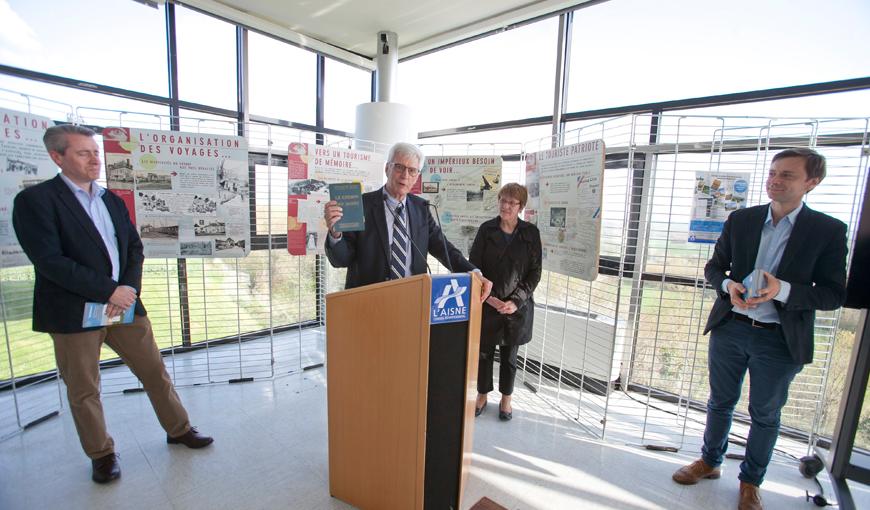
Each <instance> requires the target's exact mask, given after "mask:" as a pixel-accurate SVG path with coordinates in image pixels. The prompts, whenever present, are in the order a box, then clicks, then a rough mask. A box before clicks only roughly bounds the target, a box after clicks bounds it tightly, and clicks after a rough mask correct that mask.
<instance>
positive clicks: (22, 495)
mask: <svg viewBox="0 0 870 510" xmlns="http://www.w3.org/2000/svg"><path fill="white" fill-rule="evenodd" d="M325 377H326V372H325V369H324V368H319V369H314V370H309V371H306V372H297V373H294V374H291V375H285V376H279V377H276V378H274V379H269V380H262V381H254V382H249V383H241V384H212V385H203V386H195V387H181V388H179V393H180V395H181V397H182V399H183V400H184V402H185V404H186V406H187V407H188V410H189V411H190V415H191V417H192V420H193V421H194V423H195V424H196V425H198V426H199V427H200V428H201V430H202V431H204V432H207V433H209V434H212V435H214V437H215V439H216V441H215V444H214V445H213V446H212V447H210V448H207V449H205V450H198V451H194V450H188V449H186V448H184V447H181V446H169V445H167V444H166V442H165V438H164V434H163V431H162V430H161V429H160V427H159V426H158V424H157V420H156V419H155V418H154V415H153V412H152V411H151V408H150V405H149V403H148V399H147V397H146V396H145V395H144V394H142V393H133V394H127V395H122V394H114V395H107V396H105V397H104V401H105V408H106V414H107V419H108V422H109V429H110V431H111V432H112V434H113V436H114V438H115V442H116V445H117V448H118V452H119V453H120V455H121V466H122V469H123V476H122V478H121V480H119V481H118V482H115V483H112V484H110V485H108V486H98V485H96V484H94V483H93V482H91V481H90V463H89V462H88V460H87V459H86V458H85V457H84V455H83V454H82V453H81V451H80V448H79V445H78V440H77V436H76V433H75V429H74V426H73V423H72V420H71V417H70V415H69V413H68V412H67V411H65V410H64V411H62V412H61V414H60V416H59V417H58V418H53V419H50V420H48V421H46V422H44V423H41V424H39V425H36V426H34V427H32V428H30V429H28V430H27V431H25V432H23V433H17V434H13V435H12V436H11V437H10V438H8V439H7V440H5V441H3V442H0V508H3V509H18V508H27V509H29V508H64V509H67V508H68V509H78V508H82V509H86V508H124V509H135V508H147V509H161V508H175V509H185V510H188V509H199V508H202V509H220V508H227V509H230V508H232V509H258V508H290V509H306V510H309V509H310V510H314V509H344V508H350V507H349V506H348V505H345V504H344V503H342V502H340V501H337V500H335V499H332V498H331V497H330V496H329V490H328V465H327V426H326V425H327V419H326V387H325ZM495 395H496V394H493V395H491V400H492V401H491V403H490V406H489V409H488V412H487V413H485V414H484V415H483V416H481V417H480V418H478V419H477V420H476V428H475V434H474V458H473V462H472V466H471V471H470V476H469V480H468V485H467V487H466V492H465V495H464V499H463V508H466V509H467V508H469V507H470V506H471V505H472V504H473V503H474V502H475V501H477V500H478V499H480V498H481V497H483V496H488V497H489V498H491V499H493V500H495V501H496V502H498V503H500V504H501V505H503V506H505V507H507V508H510V509H542V510H553V509H598V508H616V509H652V508H668V509H671V508H685V509H694V508H700V509H704V510H718V509H732V508H735V507H736V498H737V479H736V476H737V472H738V463H737V461H730V460H729V461H727V462H726V471H725V475H724V476H723V478H722V479H720V480H717V481H705V482H702V483H700V484H698V485H697V486H694V487H682V486H679V485H676V484H675V483H673V482H672V481H671V480H670V475H671V472H672V471H673V470H674V469H676V468H677V467H678V466H680V465H681V464H683V463H685V462H686V461H688V460H691V458H692V457H693V456H694V455H692V454H685V455H684V454H672V453H656V452H651V451H648V450H645V449H642V448H639V447H637V446H630V445H627V444H626V443H625V442H621V441H617V440H613V439H610V440H608V441H607V442H603V441H600V440H598V439H594V438H593V436H592V435H590V434H588V433H586V432H585V431H584V429H583V428H581V427H580V426H578V425H577V424H576V423H574V422H573V421H571V420H570V419H568V418H566V417H565V416H564V415H563V414H562V413H561V412H558V411H555V410H554V409H553V408H552V407H551V406H550V405H549V404H548V403H547V401H546V400H545V399H544V398H542V397H541V396H539V395H536V394H533V393H531V392H529V391H528V390H527V389H525V388H524V387H522V386H519V387H518V389H517V391H516V393H515V397H514V409H515V413H514V414H515V418H514V420H513V421H511V422H508V423H503V422H500V421H498V418H497V413H495V412H493V411H494V409H495V405H494V404H496V403H497V402H496V396H495ZM825 485H827V484H825ZM804 490H811V491H815V488H814V486H813V483H812V481H810V480H806V479H804V478H802V477H801V475H800V474H799V473H798V470H797V467H796V465H795V463H794V462H793V461H791V460H789V459H787V458H785V457H781V456H777V458H776V459H775V462H774V463H773V465H772V466H771V468H770V470H769V472H768V479H767V481H766V482H765V485H764V497H765V502H766V508H768V509H779V508H787V509H794V508H807V509H809V508H815V507H813V506H812V504H811V503H807V502H805V500H804ZM853 492H854V493H855V495H856V499H857V501H858V503H859V508H860V507H861V504H862V503H863V504H865V505H867V506H865V508H870V492H868V491H867V489H866V488H861V487H857V488H855V489H853Z"/></svg>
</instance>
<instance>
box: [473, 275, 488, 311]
mask: <svg viewBox="0 0 870 510" xmlns="http://www.w3.org/2000/svg"><path fill="white" fill-rule="evenodd" d="M475 272H476V271H475ZM477 276H479V277H480V281H481V283H482V285H481V286H480V303H481V304H483V302H484V301H486V298H488V297H489V293H490V292H492V282H491V281H489V280H488V279H487V278H486V277H485V276H483V273H477Z"/></svg>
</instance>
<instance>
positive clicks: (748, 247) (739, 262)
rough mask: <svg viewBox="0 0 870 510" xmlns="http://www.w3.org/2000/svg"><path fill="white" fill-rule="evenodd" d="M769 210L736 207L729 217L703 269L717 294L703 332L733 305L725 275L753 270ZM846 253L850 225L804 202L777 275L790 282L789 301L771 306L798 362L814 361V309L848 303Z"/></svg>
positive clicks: (739, 278)
mask: <svg viewBox="0 0 870 510" xmlns="http://www.w3.org/2000/svg"><path fill="white" fill-rule="evenodd" d="M768 208H769V205H759V206H755V207H749V208H747V209H742V210H737V211H734V212H733V213H731V215H730V216H729V217H728V219H727V220H726V221H725V227H724V228H723V230H722V235H721V236H719V240H718V241H717V242H716V248H715V250H714V252H713V257H712V258H711V259H710V261H709V262H707V265H706V266H705V267H704V276H705V277H706V278H707V281H708V282H710V285H712V286H713V288H714V289H715V290H716V292H717V294H718V296H719V298H718V299H717V300H716V302H715V303H714V304H713V310H712V311H711V312H710V317H709V318H708V319H707V326H706V328H705V329H704V333H705V334H706V333H707V332H709V331H710V330H712V329H713V328H715V327H717V326H719V325H720V324H722V323H723V322H725V321H726V320H728V317H729V312H730V311H731V309H732V307H733V306H732V305H731V297H730V296H729V295H728V293H726V292H723V291H722V282H723V281H724V280H725V278H730V279H732V280H734V281H735V282H742V281H743V279H744V278H746V276H747V275H748V274H749V273H750V272H752V270H753V269H755V259H756V257H757V255H758V245H759V243H760V242H761V230H762V227H763V226H764V222H765V220H766V219H767V210H768ZM846 251H847V250H846V224H845V223H843V222H842V221H840V220H837V219H835V218H832V217H830V216H828V215H826V214H823V213H820V212H818V211H814V210H812V209H810V208H809V207H807V206H806V205H804V206H803V208H802V209H801V211H800V212H799V213H798V215H797V218H796V219H795V224H794V227H793V229H792V231H791V236H789V239H788V243H787V244H786V246H785V250H784V251H783V254H782V260H781V261H780V263H779V268H777V270H776V274H775V275H774V276H776V277H777V278H779V279H781V280H785V281H787V282H789V283H790V284H791V292H790V293H789V296H788V301H787V302H786V303H780V302H779V301H776V300H774V301H773V304H774V306H775V307H776V311H777V313H778V315H779V322H780V328H779V329H780V331H781V332H782V336H783V337H784V338H785V342H786V344H787V345H788V350H789V353H790V354H791V357H792V359H793V360H794V361H795V363H801V364H806V363H812V361H813V329H814V327H815V320H816V314H815V311H816V310H835V309H837V308H839V307H840V306H842V305H843V303H845V301H846Z"/></svg>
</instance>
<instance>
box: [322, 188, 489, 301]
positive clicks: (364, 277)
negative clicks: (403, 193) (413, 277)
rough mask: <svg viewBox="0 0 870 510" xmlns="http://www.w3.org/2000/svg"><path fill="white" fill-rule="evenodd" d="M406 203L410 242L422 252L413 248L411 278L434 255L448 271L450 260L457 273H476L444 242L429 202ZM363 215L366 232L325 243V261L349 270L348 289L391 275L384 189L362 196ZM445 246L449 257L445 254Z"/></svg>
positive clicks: (411, 198) (413, 197) (412, 197)
mask: <svg viewBox="0 0 870 510" xmlns="http://www.w3.org/2000/svg"><path fill="white" fill-rule="evenodd" d="M405 203H406V204H407V205H408V219H409V221H408V223H409V227H410V230H411V240H412V241H413V243H414V245H416V246H417V248H419V249H420V252H421V253H418V252H417V250H416V249H414V248H413V247H411V253H412V254H413V255H412V257H411V274H423V273H425V272H426V258H425V257H424V256H423V255H422V254H426V253H431V254H432V255H433V256H434V257H435V258H437V259H438V260H439V261H441V263H442V264H444V266H445V267H448V265H447V261H448V260H449V261H450V264H451V265H452V268H453V272H455V273H463V272H467V271H471V270H473V269H475V267H474V266H473V265H471V264H470V263H469V262H468V261H467V260H466V259H465V257H463V256H462V252H460V251H459V250H458V249H457V248H456V247H455V246H453V245H452V244H450V241H446V240H445V239H444V234H443V233H442V232H441V229H440V228H438V224H437V223H435V218H434V217H433V216H432V214H431V213H430V212H429V208H428V207H427V202H426V200H424V199H422V198H420V197H418V196H416V195H408V196H407V200H406V202H405ZM363 214H364V215H365V230H363V231H362V232H345V233H344V234H343V235H342V239H341V241H339V242H338V243H336V244H335V245H334V246H332V245H331V243H330V242H329V239H327V240H326V257H327V258H328V259H329V263H330V264H332V266H333V267H346V268H348V269H347V278H346V280H345V285H344V287H345V288H346V289H352V288H354V287H360V286H362V285H369V284H372V283H379V282H383V281H386V280H387V279H388V277H389V275H390V247H389V244H388V243H389V239H390V238H389V236H388V235H387V215H386V212H385V211H384V191H383V188H380V189H377V190H375V191H370V192H368V193H364V194H363ZM327 237H329V236H328V235H327ZM445 242H446V246H447V253H445V252H444V246H445Z"/></svg>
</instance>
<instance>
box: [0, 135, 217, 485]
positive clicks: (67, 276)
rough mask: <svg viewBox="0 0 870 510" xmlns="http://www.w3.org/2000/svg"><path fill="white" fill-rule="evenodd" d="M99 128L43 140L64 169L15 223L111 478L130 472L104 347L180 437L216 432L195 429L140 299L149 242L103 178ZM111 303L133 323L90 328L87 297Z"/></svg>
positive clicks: (36, 315)
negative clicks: (106, 405)
mask: <svg viewBox="0 0 870 510" xmlns="http://www.w3.org/2000/svg"><path fill="white" fill-rule="evenodd" d="M94 135H95V133H94V132H93V131H91V130H90V129H87V128H84V127H80V126H73V125H63V126H54V127H51V128H49V129H48V130H47V131H46V132H45V136H44V138H43V141H44V143H45V147H46V149H47V150H48V153H49V155H50V156H51V159H52V160H53V161H54V162H55V164H57V165H58V166H59V167H60V169H61V173H60V174H58V175H57V176H56V177H54V178H53V179H51V180H48V181H45V182H43V183H40V184H37V185H36V186H33V187H30V188H27V189H26V190H24V191H22V192H21V193H19V194H18V196H16V197H15V206H14V209H13V212H12V221H13V225H14V227H15V233H16V234H17V236H18V241H19V243H20V244H21V247H22V248H23V249H24V253H26V254H27V257H28V258H29V259H30V261H31V262H32V263H33V266H34V269H35V273H36V282H35V285H34V290H33V329H34V331H41V332H45V333H48V334H49V335H50V336H51V339H52V341H53V342H54V352H55V358H56V360H57V368H58V371H59V373H60V376H61V377H62V378H63V380H64V382H65V383H66V387H67V397H68V398H69V404H70V412H71V413H72V416H73V421H74V422H75V425H76V431H77V432H78V435H79V440H80V441H81V445H82V449H83V450H84V451H85V454H86V455H87V456H88V457H90V458H91V460H92V468H93V471H92V479H93V480H94V481H95V482H97V483H106V482H109V481H112V480H114V479H116V478H118V477H119V476H120V475H121V469H120V466H119V465H118V459H117V455H116V454H115V448H114V441H113V440H112V437H111V436H110V435H109V434H108V432H107V431H106V420H105V418H104V415H103V407H102V403H101V401H100V348H101V346H102V344H103V343H104V342H105V343H106V344H108V345H109V346H110V347H111V348H112V349H114V350H115V352H117V353H118V355H119V356H120V357H121V359H123V360H124V362H125V363H126V364H127V365H128V366H129V367H130V370H131V371H132V372H133V373H134V374H135V375H136V376H137V377H138V378H139V380H140V381H142V386H143V387H144V388H145V391H146V392H147V394H148V397H149V398H150V399H151V404H152V406H153V407H154V410H155V412H156V414H157V418H158V420H159V421H160V425H162V426H163V428H164V430H166V434H167V436H166V440H167V442H168V443H170V444H184V445H186V446H188V447H190V448H202V447H203V446H207V445H209V444H211V442H212V438H210V437H208V436H204V435H202V434H200V433H199V432H197V430H196V429H195V428H192V427H191V426H190V422H189V421H188V417H187V411H185V409H184V406H182V404H181V400H180V399H179V397H178V394H177V393H176V392H175V388H174V387H173V385H172V381H171V380H170V379H169V375H168V374H167V373H166V367H165V366H164V364H163V359H162V357H161V356H160V351H159V350H158V349H157V344H156V343H155V341H154V335H153V333H152V331H151V322H150V321H149V320H148V317H146V315H145V307H144V306H142V301H141V300H140V299H138V298H137V295H138V294H141V290H142V263H143V261H144V259H145V257H144V256H143V252H142V241H141V240H140V239H139V234H138V233H137V232H136V228H135V227H134V226H133V224H132V223H131V221H130V216H129V215H128V213H127V209H126V206H125V205H124V202H123V201H121V199H120V198H118V197H117V196H115V194H114V193H110V192H107V191H106V190H105V189H104V188H102V187H100V186H99V185H98V184H97V183H96V182H94V181H96V180H97V178H98V177H99V175H100V151H99V148H98V147H97V143H96V141H95V140H94ZM87 302H95V303H105V304H106V316H107V317H110V318H111V317H118V316H119V315H121V314H123V313H124V312H125V311H126V310H127V309H129V308H130V307H131V306H132V307H135V309H134V320H133V322H132V323H129V324H114V325H111V326H108V327H97V328H84V327H82V319H83V314H84V309H85V303H87Z"/></svg>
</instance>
